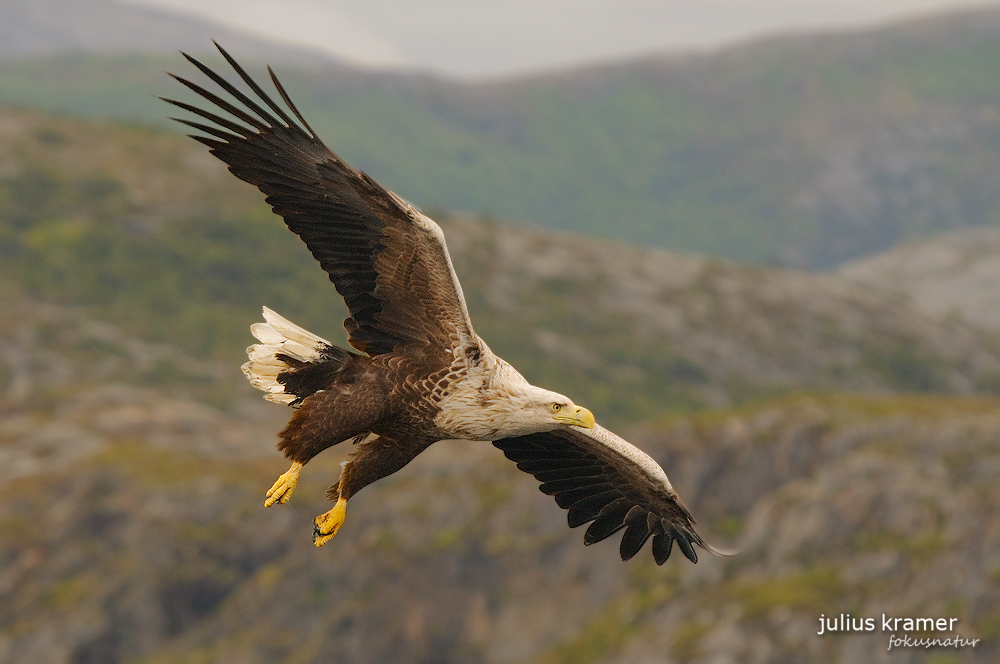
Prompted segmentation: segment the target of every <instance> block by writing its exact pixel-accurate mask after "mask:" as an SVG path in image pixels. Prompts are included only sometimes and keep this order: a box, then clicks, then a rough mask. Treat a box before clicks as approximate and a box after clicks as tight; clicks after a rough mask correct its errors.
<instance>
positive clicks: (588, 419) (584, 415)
mask: <svg viewBox="0 0 1000 664" xmlns="http://www.w3.org/2000/svg"><path fill="white" fill-rule="evenodd" d="M552 417H553V418H554V419H556V420H559V421H560V422H564V423H565V424H572V425H573V426H577V427H583V428H584V429H593V428H594V424H595V420H594V414H593V413H591V412H590V411H589V410H587V409H586V408H584V407H583V406H573V407H572V408H564V409H562V410H561V411H559V412H558V413H556V414H555V415H553V416H552Z"/></svg>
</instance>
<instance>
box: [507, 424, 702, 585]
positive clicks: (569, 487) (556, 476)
mask: <svg viewBox="0 0 1000 664" xmlns="http://www.w3.org/2000/svg"><path fill="white" fill-rule="evenodd" d="M493 444H494V445H495V446H496V447H499V448H500V449H501V450H503V453H504V454H505V455H506V456H507V458H508V459H510V460H511V461H515V462H517V467H518V468H519V469H521V470H523V471H525V472H526V473H531V474H532V475H534V476H535V479H537V480H539V481H540V482H541V483H542V485H541V487H539V488H540V489H541V490H542V493H546V494H549V495H551V496H555V499H556V503H558V504H559V507H562V508H563V509H568V510H569V514H568V515H567V518H568V519H569V526H570V528H576V527H577V526H582V525H583V524H585V523H588V522H591V521H593V523H591V524H590V527H589V528H587V532H586V534H585V535H584V537H583V543H584V544H588V545H589V544H593V543H595V542H600V541H601V540H603V539H605V538H606V537H610V536H611V535H613V534H614V533H616V532H618V531H619V530H621V529H622V528H625V534H624V535H623V536H622V541H621V548H620V550H621V556H622V560H628V559H629V558H631V557H632V556H634V555H635V554H636V553H638V552H639V549H641V548H642V545H643V544H645V543H646V540H648V539H649V538H650V537H652V538H653V558H655V559H656V564H657V565H662V564H663V563H664V562H665V561H666V560H667V558H668V557H670V551H671V549H672V547H673V543H674V542H675V541H676V542H677V546H678V548H680V550H681V552H682V553H683V554H684V555H685V556H687V558H688V560H690V561H691V562H693V563H696V562H698V554H697V553H695V550H694V546H693V545H694V544H697V545H698V546H700V547H702V548H704V549H706V550H708V551H712V552H713V553H719V552H717V551H715V550H714V549H712V548H711V547H709V546H708V545H707V544H705V542H703V541H702V539H701V537H700V536H699V535H698V533H697V532H695V529H694V523H695V521H694V518H693V517H692V516H691V513H690V512H688V510H687V508H685V507H684V506H683V505H682V504H681V502H680V500H679V498H678V497H677V493H676V492H675V491H674V489H673V487H672V486H670V481H669V480H668V479H667V476H666V474H664V472H663V469H661V468H660V466H659V465H657V463H656V462H655V461H653V460H652V459H651V458H650V457H649V456H647V455H646V454H645V453H644V452H642V451H641V450H639V449H638V448H637V447H635V446H633V445H631V444H629V443H627V442H626V441H624V440H622V439H621V438H619V437H618V436H616V435H615V434H613V433H611V432H610V431H608V430H607V429H605V428H603V427H601V426H600V425H595V426H594V428H593V429H592V430H587V429H581V428H579V427H573V428H571V429H558V430H555V431H548V432H543V433H533V434H529V435H527V436H518V437H516V438H504V439H502V440H497V441H494V442H493Z"/></svg>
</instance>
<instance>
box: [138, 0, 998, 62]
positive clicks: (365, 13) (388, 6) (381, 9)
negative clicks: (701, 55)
mask: <svg viewBox="0 0 1000 664" xmlns="http://www.w3.org/2000/svg"><path fill="white" fill-rule="evenodd" d="M120 1H122V2H128V3H130V4H136V5H147V6H154V7H160V8H166V9H172V10H176V11H179V12H184V13H188V14H192V15H196V16H199V17H202V18H208V19H212V20H216V21H220V22H224V23H226V24H227V25H230V26H233V27H239V28H242V29H244V30H247V31H251V32H254V33H256V34H260V35H264V36H269V37H272V38H275V39H281V40H284V41H287V42H291V43H296V44H299V45H308V46H310V47H313V48H317V49H321V50H323V51H325V52H328V53H331V54H333V55H336V56H337V57H340V58H344V59H347V60H351V61H353V62H355V63H359V64H366V65H369V66H374V67H402V68H408V69H424V70H432V71H435V72H437V73H442V74H448V75H453V76H462V77H483V76H496V75H509V74H519V73H527V72H535V71H540V70H550V69H556V68H563V67H567V66H573V65H579V64H585V63H592V62H598V61H607V60H615V59H625V58H630V57H635V56H641V55H647V54H651V53H663V52H667V51H671V50H686V49H692V48H702V49H703V48H713V47H718V46H724V45H727V44H732V43H737V42H739V41H744V40H748V39H752V38H754V37H757V36H760V35H767V34H777V33H782V32H790V31H801V30H803V29H813V30H815V29H817V28H818V29H826V30H831V29H843V28H856V27H859V26H870V25H878V24H882V23H887V22H890V21H894V20H899V19H902V18H907V17H912V16H920V15H926V14H931V13H936V12H945V11H950V10H956V9H963V8H970V7H982V6H1000V0H504V1H503V2H497V1H496V0H410V1H407V0H350V1H344V0H340V1H338V0H281V1H280V2H279V1H276V0H120Z"/></svg>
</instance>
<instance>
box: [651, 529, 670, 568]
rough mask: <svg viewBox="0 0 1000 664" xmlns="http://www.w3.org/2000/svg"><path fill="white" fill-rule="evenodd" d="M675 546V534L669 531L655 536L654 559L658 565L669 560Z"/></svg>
mask: <svg viewBox="0 0 1000 664" xmlns="http://www.w3.org/2000/svg"><path fill="white" fill-rule="evenodd" d="M673 547H674V537H673V535H671V534H669V533H667V534H664V535H654V536H653V559H654V560H655V561H656V564H657V565H662V564H663V563H665V562H667V558H669V557H670V550H671V549H673Z"/></svg>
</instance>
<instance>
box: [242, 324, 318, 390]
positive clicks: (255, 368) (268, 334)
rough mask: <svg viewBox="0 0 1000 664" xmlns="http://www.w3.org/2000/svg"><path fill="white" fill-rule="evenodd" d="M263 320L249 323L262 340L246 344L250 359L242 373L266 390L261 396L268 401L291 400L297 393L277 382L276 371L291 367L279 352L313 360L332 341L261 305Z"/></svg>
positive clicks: (316, 358) (304, 359)
mask: <svg viewBox="0 0 1000 664" xmlns="http://www.w3.org/2000/svg"><path fill="white" fill-rule="evenodd" d="M264 320H265V321H266V322H264V323H254V324H253V325H251V326H250V331H251V332H252V333H253V335H254V336H255V337H257V339H259V340H260V341H261V342H262V343H259V344H257V345H254V346H250V347H249V348H247V355H248V356H249V357H250V361H249V362H247V363H246V364H244V365H243V367H242V369H243V373H245V374H246V376H247V378H248V379H249V380H250V384H251V385H253V386H254V387H256V388H257V389H258V390H261V391H263V392H267V394H265V395H264V398H265V399H267V400H268V401H275V402H277V403H291V402H293V401H295V399H296V398H297V397H296V396H295V395H294V394H285V386H284V385H282V384H281V383H279V382H278V374H280V373H281V372H283V371H287V370H288V369H291V368H292V367H291V366H290V365H289V364H288V363H287V362H285V361H284V360H283V359H281V358H279V357H278V355H286V356H288V357H291V358H293V359H296V360H299V361H300V362H315V361H316V360H319V359H320V357H321V356H322V355H323V351H324V350H326V349H328V348H330V347H331V346H332V345H333V344H331V343H330V342H329V341H327V340H326V339H323V338H321V337H318V336H316V335H315V334H313V333H312V332H309V331H308V330H304V329H302V328H301V327H299V326H298V325H296V324H295V323H293V322H291V321H290V320H288V319H287V318H284V317H282V316H279V315H278V314H276V313H274V312H273V311H271V310H270V309H268V308H267V307H264Z"/></svg>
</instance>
